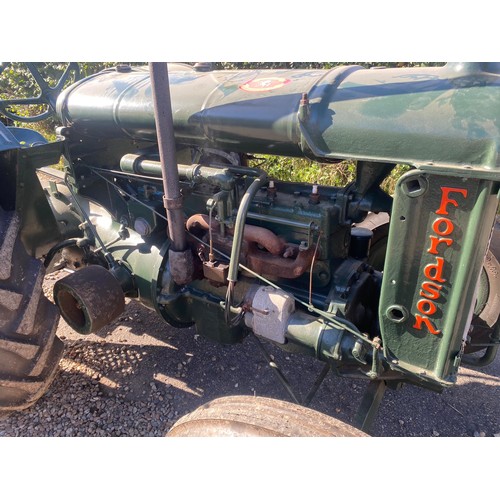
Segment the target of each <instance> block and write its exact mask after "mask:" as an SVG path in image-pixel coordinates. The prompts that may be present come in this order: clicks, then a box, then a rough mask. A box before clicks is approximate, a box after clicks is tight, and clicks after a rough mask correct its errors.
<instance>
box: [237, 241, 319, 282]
mask: <svg viewBox="0 0 500 500" xmlns="http://www.w3.org/2000/svg"><path fill="white" fill-rule="evenodd" d="M313 257H314V248H313V247H310V248H308V249H307V250H302V251H299V252H298V253H297V256H296V257H295V259H294V260H292V259H285V258H284V257H278V256H277V255H271V254H269V253H266V252H262V251H261V250H259V249H258V248H256V247H255V246H254V247H250V248H249V250H248V254H247V265H248V267H249V268H250V269H252V271H255V272H256V273H259V274H263V275H265V276H273V277H276V278H286V279H292V278H298V277H299V276H301V275H302V274H304V273H305V272H306V271H307V270H308V269H309V268H310V267H311V263H312V260H313Z"/></svg>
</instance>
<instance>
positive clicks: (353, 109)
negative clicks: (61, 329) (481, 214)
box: [57, 63, 500, 175]
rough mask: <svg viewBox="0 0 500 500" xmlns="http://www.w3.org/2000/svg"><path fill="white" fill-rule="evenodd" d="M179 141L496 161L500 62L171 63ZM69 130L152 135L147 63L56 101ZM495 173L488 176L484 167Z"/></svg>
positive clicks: (404, 159) (295, 152)
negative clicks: (285, 66)
mask: <svg viewBox="0 0 500 500" xmlns="http://www.w3.org/2000/svg"><path fill="white" fill-rule="evenodd" d="M169 78H170V87H171V98H172V111H173V119H174V128H175V136H176V140H177V142H178V143H179V144H185V145H196V146H201V147H212V148H214V147H215V148H219V149H223V150H229V151H236V152H247V153H260V154H275V155H285V156H298V157H301V156H307V157H311V158H318V159H323V160H326V161H328V160H335V159H345V158H349V159H355V160H372V161H373V160H375V161H388V162H394V163H406V164H410V165H414V166H421V165H426V164H431V165H433V166H442V167H446V166H454V167H456V166H464V167H466V168H470V167H473V168H474V169H476V168H478V169H480V170H482V169H486V170H488V171H491V170H492V169H493V170H495V169H498V168H499V167H500V161H499V159H498V150H499V144H500V130H499V117H500V64H499V63H463V64H459V63H453V64H447V65H446V66H442V67H437V68H436V67H433V68H396V69H365V68H363V67H360V66H341V67H336V68H334V69H331V70H242V71H208V72H207V71H197V70H195V69H194V68H193V67H191V66H188V65H184V64H170V65H169ZM57 112H58V115H59V118H60V120H61V121H62V123H63V124H64V125H65V126H70V127H72V132H73V133H75V134H81V135H86V136H95V137H101V138H102V137H116V136H121V135H125V136H129V137H131V138H134V139H141V140H151V141H156V133H155V123H154V113H153V102H152V97H151V85H150V80H149V72H148V68H147V67H127V66H126V67H123V66H119V67H117V68H114V69H109V70H105V71H103V72H101V73H98V74H95V75H92V76H90V77H88V78H86V79H84V80H81V81H79V82H77V83H75V84H74V85H73V86H71V87H69V88H68V89H67V90H66V91H65V92H63V93H62V94H61V95H60V96H59V99H58V101H57ZM493 175H495V174H493Z"/></svg>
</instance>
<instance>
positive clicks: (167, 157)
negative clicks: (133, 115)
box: [149, 62, 186, 281]
mask: <svg viewBox="0 0 500 500" xmlns="http://www.w3.org/2000/svg"><path fill="white" fill-rule="evenodd" d="M149 74H150V78H151V92H152V97H153V104H154V117H155V124H156V135H157V137H158V149H159V153H160V162H161V170H162V179H163V192H164V193H165V195H164V197H163V201H164V205H165V209H166V212H167V219H168V236H169V238H170V239H171V240H172V250H174V251H176V252H183V251H184V250H185V249H186V236H185V233H184V223H183V213H182V195H181V190H180V187H179V171H178V168H177V158H176V145H175V138H174V125H173V118H172V104H171V99H170V84H169V79H168V67H167V63H161V62H152V63H149ZM174 281H175V278H174Z"/></svg>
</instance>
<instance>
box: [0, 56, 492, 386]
mask: <svg viewBox="0 0 500 500" xmlns="http://www.w3.org/2000/svg"><path fill="white" fill-rule="evenodd" d="M169 79H170V83H171V97H172V111H173V119H174V133H175V139H176V142H177V146H178V149H179V151H178V153H179V154H178V163H180V165H179V169H178V170H179V177H180V180H181V186H180V187H181V189H182V193H183V203H184V206H183V208H184V212H185V215H186V217H189V216H191V215H193V214H205V215H206V214H207V213H208V210H209V207H212V209H213V212H214V217H216V219H215V220H216V221H217V224H218V227H217V230H219V229H220V231H219V234H218V236H220V238H221V240H223V241H225V242H226V243H227V240H224V239H225V238H227V235H228V234H231V233H232V232H233V231H234V234H235V239H234V240H233V243H234V242H236V243H234V244H233V245H232V248H229V249H227V248H226V250H225V251H226V253H227V254H231V259H227V258H226V257H224V256H222V257H221V256H220V255H217V258H220V259H221V260H222V261H223V262H224V263H225V264H228V267H229V277H230V280H231V282H233V283H235V287H234V297H231V299H232V302H230V303H229V304H230V305H231V306H233V309H236V310H237V309H238V307H240V304H241V303H242V301H243V298H244V297H246V295H245V294H246V293H247V292H249V290H251V289H252V287H253V286H255V285H256V284H260V281H259V280H258V279H257V278H255V276H252V275H251V274H249V273H247V272H242V270H241V268H238V266H237V262H238V260H239V259H241V256H240V255H239V242H237V238H238V236H241V235H242V234H243V227H244V225H245V224H252V225H257V226H260V227H262V228H265V229H268V230H270V231H272V232H273V233H274V234H275V235H276V236H278V237H280V238H282V239H283V240H285V241H286V242H287V243H291V244H293V245H296V246H297V247H298V246H299V244H301V245H302V246H309V247H311V246H313V245H314V246H315V245H317V247H316V255H315V260H314V265H313V266H311V269H310V270H308V271H306V272H305V273H303V274H302V276H300V277H299V278H297V279H285V278H282V279H276V280H274V281H275V282H276V283H277V284H278V285H279V286H281V287H282V288H283V289H284V290H285V291H287V293H293V294H294V296H295V298H296V299H297V303H299V302H300V301H302V306H303V307H301V308H299V310H298V311H297V312H296V313H294V314H293V315H292V317H291V318H290V321H289V324H288V325H287V340H288V342H287V343H286V344H285V345H284V346H282V347H283V348H284V349H289V350H292V351H294V352H296V351H298V352H302V353H305V354H309V355H312V356H315V357H317V358H319V359H322V360H324V361H328V362H330V363H331V364H332V365H333V366H334V367H335V369H336V370H337V371H338V373H344V374H348V375H352V376H361V377H365V378H371V379H377V378H379V379H386V380H388V379H393V380H394V379H395V380H406V381H409V382H412V383H416V384H419V385H422V386H425V387H430V388H432V389H437V390H439V389H441V388H442V387H444V386H446V385H450V384H452V383H453V382H454V380H455V377H456V373H457V370H458V366H459V364H460V358H461V349H462V347H463V339H464V336H465V335H466V334H467V333H468V327H469V322H470V319H471V313H472V310H473V307H474V301H475V293H476V284H477V281H478V277H479V276H480V274H481V267H482V264H483V258H484V255H485V252H486V249H487V245H488V241H489V237H490V232H491V228H492V225H493V223H494V218H495V213H496V209H497V205H498V199H497V192H498V183H499V181H500V170H499V169H500V161H499V155H498V152H499V146H500V126H499V125H500V124H499V122H498V119H499V117H500V68H499V65H497V64H492V63H484V64H482V63H478V64H463V65H460V64H450V65H447V66H444V67H441V68H404V69H383V70H382V69H371V70H367V69H364V68H361V67H359V66H348V67H338V68H334V69H332V70H256V71H217V72H197V71H195V70H194V69H193V68H192V67H190V66H187V65H179V64H171V65H170V69H169ZM57 111H58V114H59V118H60V120H61V121H62V123H63V124H64V127H63V128H62V129H61V134H62V135H64V137H65V138H66V142H65V144H67V145H68V147H67V150H66V159H67V166H66V172H67V173H68V179H69V181H70V182H71V183H72V190H74V192H75V193H76V196H77V198H76V199H75V201H76V205H78V206H83V207H86V208H87V209H88V210H89V212H90V211H91V204H94V205H96V206H100V207H101V209H102V211H101V213H102V214H104V216H103V217H101V218H97V219H96V220H95V222H94V223H95V232H96V233H95V234H93V232H92V230H91V228H89V227H87V228H86V230H85V231H86V236H87V237H89V238H92V239H94V237H96V235H97V239H101V240H102V241H103V242H105V243H109V242H112V243H110V244H109V245H108V248H107V251H108V252H109V253H108V257H107V262H108V263H109V262H112V261H113V259H114V264H113V265H112V266H111V267H112V268H111V272H112V273H113V274H114V275H115V277H117V278H118V279H119V281H120V282H121V283H122V285H123V287H124V288H126V291H127V293H128V295H129V296H131V297H136V298H137V299H138V300H140V301H141V302H142V303H144V304H145V305H146V306H148V307H151V308H153V309H154V310H156V311H157V312H158V314H159V315H160V316H161V317H162V318H163V319H165V320H166V321H167V322H169V323H171V324H173V325H175V326H188V325H191V324H194V325H195V327H196V329H197V331H198V332H199V333H200V334H203V335H205V336H207V337H209V338H212V339H214V340H217V341H218V342H221V343H227V344H231V343H234V342H239V341H241V340H242V339H243V338H244V337H245V335H246V334H247V333H248V331H247V330H246V329H245V327H244V326H243V325H242V324H239V325H236V326H235V325H233V324H228V323H227V317H226V316H225V312H227V311H229V310H230V309H231V308H228V307H226V304H225V301H226V300H227V296H226V293H227V287H226V285H225V284H224V283H221V282H220V281H219V282H217V281H215V282H211V281H210V280H209V279H204V278H203V271H202V269H201V264H200V262H199V261H197V262H196V263H197V264H198V268H197V274H196V275H195V276H194V277H193V280H192V281H191V282H190V283H188V284H187V285H183V286H182V287H180V286H177V285H175V283H174V281H173V279H172V276H171V272H170V262H169V259H168V249H169V245H170V242H169V240H168V237H167V235H166V232H165V223H164V219H163V218H162V216H161V213H162V211H163V200H162V195H163V191H162V189H163V187H162V180H161V170H160V167H159V162H158V152H157V148H156V126H155V122H154V110H153V103H152V96H151V86H150V82H149V73H148V71H147V69H145V68H130V70H127V69H126V68H124V67H123V66H122V67H120V68H119V69H116V70H115V69H110V70H106V71H104V72H101V73H99V74H97V75H93V76H91V77H89V78H87V79H85V80H82V81H79V82H78V83H76V84H75V85H73V86H72V87H70V88H68V89H67V90H66V91H64V92H63V93H62V94H61V96H60V97H59V99H58V102H57ZM11 142H12V141H11V138H10V135H9V136H7V135H6V136H5V140H4V143H5V145H6V146H5V147H4V149H10V147H9V144H10V143H11ZM55 144H56V145H47V146H43V147H41V148H40V149H39V148H38V147H37V148H32V149H31V150H29V151H30V152H29V153H26V154H25V153H24V152H23V151H16V152H15V153H12V152H11V151H4V152H3V153H2V154H3V155H4V156H9V158H10V160H12V159H13V158H14V156H15V157H16V158H14V160H12V161H14V163H15V164H16V165H17V164H19V168H20V170H21V172H22V173H21V174H20V178H19V189H26V187H27V188H28V189H29V190H30V192H31V188H32V182H33V175H34V168H35V167H37V166H43V165H46V164H48V163H47V161H49V160H51V161H52V160H53V162H54V163H56V162H57V160H56V158H57V157H58V155H59V154H60V153H61V152H62V145H61V144H58V145H57V143H55ZM44 148H45V149H44ZM0 149H1V148H0ZM199 149H202V150H203V149H207V150H211V151H212V153H208V154H207V155H206V156H205V158H207V157H208V158H210V157H211V156H210V155H211V154H212V158H213V157H214V155H213V150H219V151H222V152H226V153H249V154H273V155H284V156H296V157H309V158H314V159H319V160H320V161H323V162H325V163H328V162H335V161H337V160H342V159H346V158H347V159H352V160H355V161H356V162H357V178H356V181H355V182H354V183H352V184H351V185H349V186H345V187H342V188H330V187H323V186H320V187H319V188H318V195H317V197H315V196H313V195H312V193H311V185H308V184H302V183H281V182H276V183H275V186H274V188H272V189H275V190H276V191H275V192H274V191H272V189H268V185H267V181H266V180H265V179H264V177H262V178H261V179H260V180H259V181H257V180H256V178H257V177H258V176H260V175H261V172H258V171H256V173H255V174H250V173H249V171H248V169H246V170H245V168H244V167H236V168H234V167H232V166H229V165H226V166H225V167H220V166H217V165H214V164H211V160H209V161H208V163H210V165H202V166H200V165H197V164H195V165H191V164H190V163H191V162H193V161H198V160H194V158H198V159H199V158H201V157H202V156H203V151H202V152H201V154H200V151H199ZM27 151H28V150H27ZM16 155H19V161H18V162H17V156H16ZM215 158H217V154H215ZM220 158H222V156H220V157H219V159H220ZM214 163H217V160H216V161H215V162H214ZM396 164H408V165H410V166H412V167H415V170H412V171H411V172H410V173H408V174H406V175H405V176H404V177H403V178H402V179H401V180H400V182H399V183H398V187H397V188H396V193H395V197H394V200H392V199H391V198H390V197H389V196H388V195H387V194H385V193H384V192H383V191H382V190H381V189H380V187H379V186H380V183H381V182H382V181H383V180H384V178H385V177H386V176H387V175H388V174H389V173H390V171H391V170H392V168H394V166H395V165H396ZM238 169H239V170H238ZM107 170H113V173H112V175H108V177H107V178H108V181H109V182H106V180H105V178H103V175H102V174H103V172H106V171H107ZM32 173H33V175H32ZM145 176H147V177H145ZM21 177H22V179H25V180H22V179H21ZM118 180H120V181H121V184H119V182H118ZM167 180H168V179H167ZM21 183H24V184H23V185H21ZM252 183H253V184H254V186H255V187H254V188H252V190H251V191H248V189H249V186H250V185H251V184H252ZM113 184H115V185H118V184H119V185H120V186H121V188H120V189H122V191H116V190H114V189H113ZM146 186H147V187H146ZM442 187H452V188H455V189H462V188H466V189H467V190H468V196H467V199H466V200H462V199H460V198H458V201H460V203H459V206H458V207H455V206H453V205H448V207H449V208H450V216H449V220H450V221H451V223H452V224H453V228H454V230H453V231H454V232H453V244H450V245H449V246H448V245H446V244H445V243H441V245H440V246H439V250H440V252H441V251H442V257H443V259H444V260H445V264H444V266H443V276H444V277H445V281H444V282H443V285H442V289H440V294H439V297H438V298H437V299H436V300H435V307H436V311H437V312H436V314H433V315H432V325H433V327H434V328H435V329H436V330H439V331H440V333H439V334H437V335H434V334H433V333H431V332H429V331H426V330H425V327H424V329H421V330H418V329H417V328H416V327H415V326H414V325H415V322H416V319H415V318H416V314H419V312H418V310H417V304H419V301H421V300H422V295H421V294H420V293H421V287H422V283H423V281H424V280H425V277H424V271H425V269H426V266H429V264H432V263H433V262H435V261H434V260H433V259H435V256H433V255H430V254H429V253H428V250H429V241H430V236H431V235H432V234H433V232H432V231H433V222H434V221H435V219H436V217H437V215H436V213H435V212H436V210H437V209H438V208H439V203H440V200H441V196H442V190H441V188H442ZM35 189H36V188H34V187H33V192H35V193H36V196H35V201H36V200H38V199H39V193H38V192H37V191H35ZM123 189H128V191H127V192H126V193H125V192H123ZM276 193H277V194H276ZM48 195H49V197H50V198H51V199H54V200H53V203H52V205H53V207H54V208H55V209H56V211H59V207H60V205H62V206H63V208H62V211H61V214H63V213H66V214H67V213H69V212H70V209H69V205H68V203H69V201H70V198H71V197H66V198H64V199H63V197H61V196H59V195H58V194H57V190H51V191H50V192H49V193H48ZM55 199H57V203H56V201H55ZM89 200H91V202H89ZM32 201H33V200H29V199H28V197H27V196H26V195H25V192H23V191H19V195H18V198H17V203H18V206H19V210H23V211H24V212H25V213H26V220H27V221H28V222H29V225H28V226H27V227H28V230H27V232H26V233H25V240H26V244H27V245H28V246H29V245H31V247H33V248H35V247H38V246H41V245H42V243H44V241H42V238H41V234H40V233H41V231H40V228H41V227H44V228H45V227H47V228H48V231H47V233H46V234H47V237H48V238H49V239H50V238H52V237H54V236H55V234H56V232H55V231H53V227H52V226H53V224H52V222H51V220H50V217H49V216H48V215H47V213H46V210H45V209H46V207H42V210H41V211H38V209H36V203H35V204H33V203H32ZM94 202H95V203H94ZM73 209H75V207H73ZM154 211H156V212H158V213H154ZM369 211H375V212H379V211H387V212H391V217H392V219H391V220H392V222H391V227H390V232H389V241H388V247H387V255H386V259H385V269H384V274H383V281H382V285H381V295H380V304H379V307H378V312H379V318H377V317H376V306H375V304H376V303H377V299H378V293H379V286H380V276H379V275H378V274H377V276H376V277H372V276H373V275H372V274H370V273H372V270H370V269H368V268H367V267H366V266H365V263H364V262H362V261H361V260H357V259H355V258H353V255H352V254H349V249H350V248H351V247H350V239H351V226H352V224H353V223H356V222H360V221H362V220H363V219H364V217H365V216H366V214H367V212H369ZM37 214H39V215H37ZM138 218H141V219H143V220H144V221H146V222H147V223H148V224H149V226H150V228H151V229H152V234H151V235H150V236H149V235H148V236H144V237H141V236H140V235H138V234H137V233H135V232H134V231H133V227H134V222H135V221H137V219H138ZM58 220H59V219H58ZM81 220H83V218H81ZM141 222H142V221H141ZM121 224H124V225H128V226H129V228H128V229H129V236H128V237H126V238H125V239H122V240H120V241H118V240H117V235H118V234H119V233H120V231H121V227H120V226H121ZM74 226H75V224H74V221H73V223H72V229H74ZM143 227H144V226H143ZM65 235H66V233H65ZM319 235H321V237H319ZM28 238H31V240H29V241H28ZM96 244H97V243H96ZM223 244H225V243H223ZM190 245H191V248H192V250H193V255H194V256H195V259H196V258H198V257H199V256H200V254H202V253H203V252H202V251H201V249H200V247H198V246H197V244H196V243H195V242H194V241H190ZM243 257H244V256H243ZM200 258H202V257H200ZM229 260H230V262H228V261H229ZM113 266H114V267H113ZM265 271H266V269H264V274H265ZM310 272H311V273H312V279H311V283H313V287H314V290H313V293H311V295H310V296H309V278H310V275H309V273H310ZM230 291H231V290H230ZM358 292H359V294H358ZM363 294H364V295H365V296H364V297H363ZM227 295H229V294H227ZM354 298H355V299H356V300H354ZM309 300H310V301H311V303H310V304H309V307H308V306H307V305H304V302H308V301H309ZM349 301H352V302H349ZM351 304H354V305H353V307H352V310H349V311H348V305H349V307H350V306H351ZM245 306H248V304H245ZM313 306H314V307H316V308H317V309H316V310H314V308H313ZM426 307H434V306H432V305H429V304H427V306H426ZM318 310H322V311H323V312H324V311H326V310H329V313H331V316H332V315H333V313H334V312H335V313H338V314H339V315H340V316H341V317H342V314H345V315H346V316H348V320H349V321H351V320H352V322H353V323H354V324H356V327H359V328H362V329H363V332H362V333H361V334H360V335H361V336H362V334H364V333H365V332H368V334H369V335H370V336H371V339H372V340H374V342H373V343H370V342H371V341H370V342H364V341H361V342H360V336H358V335H357V333H359V332H356V331H355V330H353V329H351V330H349V328H348V329H346V330H344V329H343V328H342V325H340V324H339V323H332V321H331V317H330V319H328V318H325V316H323V317H321V314H319V313H318ZM348 313H349V314H348ZM377 321H379V322H380V330H378V325H377ZM348 324H350V323H348ZM344 325H345V323H344ZM361 325H362V326H361ZM351 326H352V324H351ZM379 335H380V336H381V345H382V349H381V350H378V347H379V344H378V343H377V342H378V339H377V337H378V336H379ZM366 338H367V337H366ZM375 340H376V341H375ZM363 342H364V343H363ZM372 349H373V350H372Z"/></svg>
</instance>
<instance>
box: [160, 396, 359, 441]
mask: <svg viewBox="0 0 500 500" xmlns="http://www.w3.org/2000/svg"><path fill="white" fill-rule="evenodd" d="M367 436H368V434H365V433H364V432H362V431H360V430H359V429H357V428H355V427H352V426H350V425H348V424H345V423H344V422H341V421H340V420H337V419H335V418H333V417H330V416H328V415H325V414H324V413H320V412H317V411H315V410H311V409H310V408H305V407H304V406H300V405H297V404H294V403H289V402H287V401H280V400H277V399H270V398H264V397H258V396H228V397H224V398H219V399H215V400H213V401H210V402H209V403H206V404H204V405H202V406H200V407H199V408H197V409H196V410H194V411H193V412H192V413H189V414H188V415H185V416H184V417H182V418H180V419H179V420H178V421H177V422H176V423H175V424H174V425H173V426H172V428H171V429H170V431H169V433H168V434H167V437H367Z"/></svg>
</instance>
